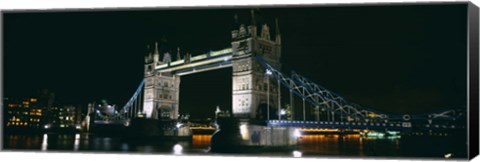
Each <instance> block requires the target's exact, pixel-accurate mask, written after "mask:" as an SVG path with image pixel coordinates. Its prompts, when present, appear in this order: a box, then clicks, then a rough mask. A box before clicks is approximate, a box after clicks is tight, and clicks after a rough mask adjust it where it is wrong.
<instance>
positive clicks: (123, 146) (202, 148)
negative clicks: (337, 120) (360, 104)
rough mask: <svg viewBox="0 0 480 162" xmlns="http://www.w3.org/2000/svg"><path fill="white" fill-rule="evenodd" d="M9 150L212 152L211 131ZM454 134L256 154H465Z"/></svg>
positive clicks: (11, 145) (51, 142) (18, 141)
mask: <svg viewBox="0 0 480 162" xmlns="http://www.w3.org/2000/svg"><path fill="white" fill-rule="evenodd" d="M4 138H5V139H4V146H5V147H4V149H6V150H24V151H27V150H33V151H66V152H70V151H79V152H104V153H108V152H112V153H113V152H114V153H118V152H130V153H158V154H197V155H198V154H203V155H215V154H216V153H215V154H212V153H210V152H208V150H209V147H210V138H211V135H193V137H192V140H191V141H160V140H159V141H151V140H150V141H143V140H140V139H139V140H129V141H125V140H123V139H122V138H118V137H117V138H114V137H99V136H94V135H88V134H43V135H6V136H5V137H4ZM460 141H464V140H460V139H458V138H456V137H453V136H450V137H448V136H413V137H412V136H402V137H401V138H397V139H388V138H382V139H372V138H363V137H360V135H304V136H302V137H301V138H300V139H299V142H298V144H297V148H296V151H298V152H296V153H293V152H272V153H265V152H264V153H258V154H252V156H282V157H285V156H287V157H293V156H294V154H297V155H298V153H301V156H302V157H321V156H341V157H398V158H401V157H428V158H445V155H447V154H450V155H451V157H450V158H465V157H466V156H467V153H466V151H467V150H466V148H467V145H466V142H465V141H464V142H460Z"/></svg>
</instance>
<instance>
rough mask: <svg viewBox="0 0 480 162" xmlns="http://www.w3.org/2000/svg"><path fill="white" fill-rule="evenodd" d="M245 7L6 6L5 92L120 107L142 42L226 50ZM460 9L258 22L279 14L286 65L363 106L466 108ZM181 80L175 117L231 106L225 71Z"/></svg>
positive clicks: (266, 11) (298, 12) (287, 13)
mask: <svg viewBox="0 0 480 162" xmlns="http://www.w3.org/2000/svg"><path fill="white" fill-rule="evenodd" d="M249 11H250V10H249V9H248V8H242V9H229V8H221V9H220V8H216V9H195V10H192V9H168V10H167V9H151V10H139V11H133V10H130V11H88V12H86V11H49V12H30V13H21V12H15V13H5V14H4V16H3V21H4V22H3V25H4V26H3V29H4V31H3V33H4V38H3V40H4V45H3V47H4V51H3V52H4V56H3V57H4V64H3V65H4V75H3V78H4V88H5V90H4V96H6V97H25V96H32V95H35V93H36V92H37V91H38V90H41V89H43V88H48V89H50V90H51V91H53V92H55V93H56V96H57V101H59V103H63V104H86V103H87V102H90V101H94V100H99V99H107V100H109V101H111V102H113V103H115V104H118V105H123V104H124V103H125V102H126V101H127V100H128V99H129V98H130V97H131V95H132V94H133V92H134V91H135V89H136V87H137V86H138V84H139V83H140V81H141V80H142V78H143V63H144V55H145V54H146V51H147V49H146V46H147V44H153V42H155V41H160V40H162V39H165V40H166V42H164V43H162V44H161V47H162V50H172V51H175V49H176V47H177V46H180V48H181V49H182V50H183V51H185V50H187V51H188V52H189V53H194V54H199V53H203V52H206V51H210V50H218V49H223V48H225V47H229V46H230V41H231V30H232V29H234V28H237V26H236V25H235V21H234V15H235V14H238V17H239V21H240V22H241V23H249V22H250V20H249V17H250V15H249V13H250V12H249ZM466 15H467V14H466V4H457V5H452V4H450V5H447V4H443V5H441V4H438V5H431V4H430V5H416V6H412V5H395V6H343V7H339V6H330V7H308V8H307V7H295V8H260V9H259V10H258V12H257V16H256V17H257V23H268V24H269V25H270V26H271V29H272V31H271V32H272V33H271V35H273V34H274V31H273V29H274V19H275V18H278V19H279V25H280V28H281V29H280V30H281V32H282V41H283V42H282V44H283V45H282V59H281V61H282V64H283V67H284V71H289V70H295V71H296V72H297V73H299V74H301V75H303V76H306V77H308V78H310V79H311V80H314V81H315V82H316V83H318V84H321V85H323V86H325V87H327V88H329V89H330V90H332V91H334V92H337V93H338V94H340V95H342V96H344V97H345V98H346V99H348V100H350V101H353V102H356V103H358V104H361V105H365V106H368V107H372V108H375V109H378V110H381V111H386V112H394V113H406V112H411V113H417V112H426V111H432V110H438V109H443V108H453V107H459V106H465V105H466V89H467V88H466V82H467V81H466V76H467V75H466V72H467V70H466V68H467V67H466V63H467V62H466V61H467V58H466V47H467V45H466V43H467V42H466V40H467V32H466V30H467V26H466V20H467V19H466ZM181 86H182V90H181V96H182V98H181V99H182V100H181V103H180V105H181V108H180V109H181V110H180V111H181V112H186V111H191V112H192V113H193V114H196V115H201V114H202V113H204V112H208V113H209V112H210V111H212V112H213V110H214V109H215V106H216V105H221V107H223V106H225V107H231V69H224V70H218V71H212V72H208V73H201V74H194V75H189V76H184V77H182V81H181ZM205 90H209V91H205ZM287 101H288V98H285V100H284V102H287ZM209 114H210V113H209ZM211 114H213V113H211Z"/></svg>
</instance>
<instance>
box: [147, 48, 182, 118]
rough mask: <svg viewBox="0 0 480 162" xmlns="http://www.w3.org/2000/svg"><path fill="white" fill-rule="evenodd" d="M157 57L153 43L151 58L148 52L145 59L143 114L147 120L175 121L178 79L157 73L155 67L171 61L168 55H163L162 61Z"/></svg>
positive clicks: (158, 55)
mask: <svg viewBox="0 0 480 162" xmlns="http://www.w3.org/2000/svg"><path fill="white" fill-rule="evenodd" d="M159 57H160V54H159V51H158V44H157V43H155V50H154V53H153V57H152V54H151V53H150V52H149V54H148V55H147V56H146V57H145V72H144V76H145V86H144V101H143V113H144V114H145V117H146V118H149V119H177V117H178V105H179V94H180V93H179V92H180V77H179V76H175V75H172V74H171V73H160V72H157V71H156V70H155V69H156V67H157V66H159V65H162V64H170V62H171V61H172V60H171V56H170V54H169V53H164V55H163V59H162V61H160V60H159Z"/></svg>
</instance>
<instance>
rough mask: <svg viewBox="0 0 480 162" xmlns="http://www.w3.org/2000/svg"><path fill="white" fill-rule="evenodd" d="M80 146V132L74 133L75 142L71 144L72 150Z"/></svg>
mask: <svg viewBox="0 0 480 162" xmlns="http://www.w3.org/2000/svg"><path fill="white" fill-rule="evenodd" d="M79 147H80V134H78V133H77V134H75V143H74V144H73V150H74V151H78V148H79Z"/></svg>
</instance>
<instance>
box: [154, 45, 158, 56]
mask: <svg viewBox="0 0 480 162" xmlns="http://www.w3.org/2000/svg"><path fill="white" fill-rule="evenodd" d="M154 54H158V42H155V51H154Z"/></svg>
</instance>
